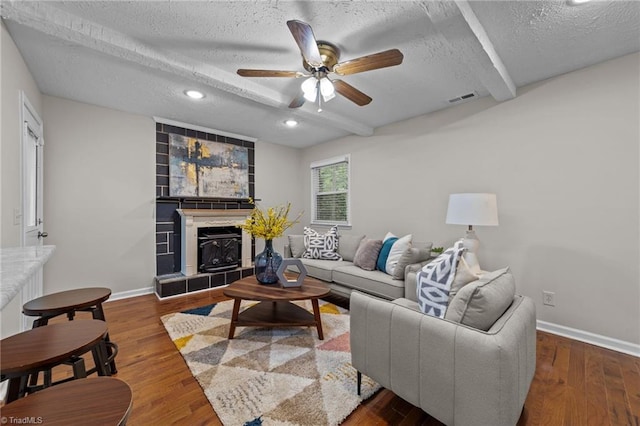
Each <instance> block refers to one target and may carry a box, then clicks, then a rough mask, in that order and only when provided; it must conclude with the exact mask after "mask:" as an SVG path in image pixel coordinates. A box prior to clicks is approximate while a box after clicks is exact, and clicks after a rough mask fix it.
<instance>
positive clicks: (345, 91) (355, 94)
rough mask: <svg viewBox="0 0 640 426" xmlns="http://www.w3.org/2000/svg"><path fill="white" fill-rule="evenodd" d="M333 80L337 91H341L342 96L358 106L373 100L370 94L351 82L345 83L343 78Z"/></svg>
mask: <svg viewBox="0 0 640 426" xmlns="http://www.w3.org/2000/svg"><path fill="white" fill-rule="evenodd" d="M332 82H333V87H334V88H335V89H336V92H338V93H340V94H341V95H342V96H344V97H345V98H347V99H349V100H350V101H351V102H353V103H355V104H357V105H358V106H365V105H368V104H369V103H370V102H371V100H372V99H371V98H370V97H369V96H367V95H365V94H364V93H362V92H361V91H359V90H358V89H356V88H355V87H353V86H352V85H350V84H349V83H345V82H344V81H342V80H332Z"/></svg>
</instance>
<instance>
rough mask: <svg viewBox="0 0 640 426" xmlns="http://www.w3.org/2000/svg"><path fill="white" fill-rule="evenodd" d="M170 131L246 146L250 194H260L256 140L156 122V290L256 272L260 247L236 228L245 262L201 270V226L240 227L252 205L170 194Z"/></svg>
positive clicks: (190, 287) (170, 291) (186, 289)
mask: <svg viewBox="0 0 640 426" xmlns="http://www.w3.org/2000/svg"><path fill="white" fill-rule="evenodd" d="M171 133H174V134H179V135H183V136H187V137H194V138H198V139H205V140H209V141H217V142H224V143H229V144H233V145H238V146H242V147H246V148H247V149H248V150H249V196H250V197H252V198H255V189H254V188H255V157H254V142H252V141H247V140H242V139H238V138H236V137H232V136H229V135H220V134H215V133H208V132H205V131H202V130H192V129H187V128H183V127H179V126H176V125H174V124H164V123H161V122H157V123H156V196H157V197H156V278H155V290H156V294H157V295H158V297H160V298H163V297H169V296H176V295H181V294H186V293H190V292H194V291H199V290H206V289H209V288H214V287H219V286H223V285H226V284H231V283H232V282H234V281H236V280H238V279H240V278H242V277H246V276H249V275H253V266H252V259H253V257H254V253H255V245H254V241H253V240H252V238H251V236H250V235H248V234H246V233H242V230H241V229H240V228H237V232H238V233H241V235H242V236H241V248H240V250H241V253H240V259H239V261H240V262H239V263H240V265H239V266H238V267H234V268H224V269H221V270H219V271H208V272H200V271H198V258H197V256H198V254H197V250H198V240H197V238H198V235H197V234H198V230H200V229H205V228H217V227H221V229H222V227H224V228H227V229H231V228H232V227H233V228H234V229H235V228H236V225H237V224H238V223H240V222H242V221H244V220H245V219H246V217H247V215H248V214H250V212H251V208H252V207H253V206H252V205H251V204H249V203H248V200H244V199H241V200H238V199H224V198H220V199H218V198H215V199H214V198H208V199H193V198H180V197H171V196H170V195H169V187H168V185H169V146H168V143H169V134H171ZM183 223H184V225H183ZM194 256H195V257H194Z"/></svg>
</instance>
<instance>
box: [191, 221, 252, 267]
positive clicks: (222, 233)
mask: <svg viewBox="0 0 640 426" xmlns="http://www.w3.org/2000/svg"><path fill="white" fill-rule="evenodd" d="M241 248H242V234H241V233H240V232H238V228H236V227H234V226H225V227H212V228H199V229H198V271H199V272H218V271H223V270H227V269H235V268H237V267H239V266H241V262H242V260H241V253H242V250H241Z"/></svg>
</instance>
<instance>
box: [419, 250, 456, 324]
mask: <svg viewBox="0 0 640 426" xmlns="http://www.w3.org/2000/svg"><path fill="white" fill-rule="evenodd" d="M464 250H465V248H464V247H463V245H462V241H458V242H457V243H455V244H454V246H453V247H451V248H448V249H447V250H446V251H445V252H444V253H442V254H441V255H440V256H438V257H437V258H436V259H435V260H434V261H433V262H431V263H428V264H427V265H425V266H424V267H423V268H422V270H421V271H420V272H418V275H417V276H416V280H417V296H418V304H419V305H420V310H421V311H422V312H424V313H425V314H427V315H431V316H434V317H438V318H444V314H445V312H446V311H447V306H448V305H449V292H450V291H451V283H452V282H453V279H454V277H455V274H456V268H457V267H458V260H459V259H460V256H462V253H463V252H464Z"/></svg>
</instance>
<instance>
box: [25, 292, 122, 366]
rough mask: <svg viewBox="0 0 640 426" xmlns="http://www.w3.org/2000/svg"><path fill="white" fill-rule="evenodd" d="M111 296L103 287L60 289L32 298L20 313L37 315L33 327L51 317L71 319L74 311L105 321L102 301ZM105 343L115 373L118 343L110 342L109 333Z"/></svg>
mask: <svg viewBox="0 0 640 426" xmlns="http://www.w3.org/2000/svg"><path fill="white" fill-rule="evenodd" d="M109 296H111V290H110V289H108V288H105V287H89V288H79V289H76V290H67V291H61V292H59V293H53V294H48V295H46V296H42V297H38V298H37V299H33V300H31V301H29V302H27V303H25V304H24V306H22V313H23V314H25V315H28V316H37V317H39V318H36V319H35V320H34V321H33V328H36V327H41V326H43V325H47V324H48V323H49V320H50V319H51V318H55V317H57V316H60V315H67V318H69V320H70V321H71V320H73V318H74V316H75V314H76V312H78V311H85V312H91V314H92V316H93V319H97V320H101V321H105V322H106V319H105V317H104V310H103V309H102V302H104V301H105V300H107V299H108V298H109ZM105 342H106V344H107V355H108V359H107V363H108V364H109V368H110V369H111V374H116V373H117V372H118V370H117V369H116V362H115V357H116V355H117V354H118V345H116V344H115V343H113V342H111V340H110V339H109V333H107V336H106V337H105Z"/></svg>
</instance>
